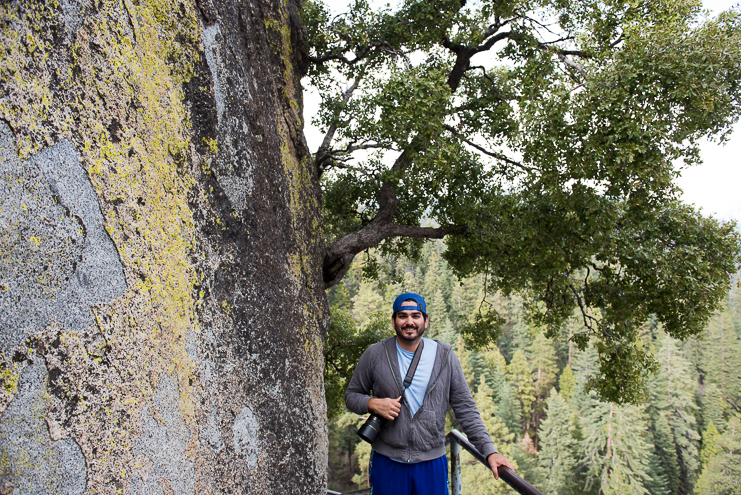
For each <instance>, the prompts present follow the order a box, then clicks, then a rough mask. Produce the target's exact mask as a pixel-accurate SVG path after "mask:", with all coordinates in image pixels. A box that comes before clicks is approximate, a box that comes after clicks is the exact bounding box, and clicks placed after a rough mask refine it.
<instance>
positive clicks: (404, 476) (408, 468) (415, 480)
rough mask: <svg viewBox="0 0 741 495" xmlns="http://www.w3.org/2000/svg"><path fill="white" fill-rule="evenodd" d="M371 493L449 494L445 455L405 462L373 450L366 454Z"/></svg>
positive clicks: (380, 494) (386, 494) (390, 494)
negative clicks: (394, 459)
mask: <svg viewBox="0 0 741 495" xmlns="http://www.w3.org/2000/svg"><path fill="white" fill-rule="evenodd" d="M369 477H370V489H371V491H370V492H371V495H449V494H450V488H449V485H448V458H447V457H446V456H445V455H443V456H442V457H438V458H437V459H432V460H429V461H422V462H417V463H414V464H407V463H405V462H398V461H392V460H391V459H389V458H388V457H386V456H385V455H382V454H379V453H378V452H376V451H375V450H373V451H371V458H370V476H369Z"/></svg>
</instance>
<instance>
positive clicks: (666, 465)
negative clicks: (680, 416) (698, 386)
mask: <svg viewBox="0 0 741 495" xmlns="http://www.w3.org/2000/svg"><path fill="white" fill-rule="evenodd" d="M647 412H648V416H649V424H650V431H651V435H652V437H653V444H654V448H653V453H652V455H651V462H650V465H649V472H650V475H651V481H650V482H649V483H648V484H647V488H648V489H649V492H650V493H651V495H673V494H675V493H677V489H678V487H679V480H680V472H679V462H678V460H677V449H676V446H675V445H674V434H673V433H672V429H671V427H670V426H669V420H668V419H667V416H668V411H665V410H660V409H659V408H657V407H656V406H655V405H654V403H653V402H652V403H651V404H650V405H649V407H648V410H647Z"/></svg>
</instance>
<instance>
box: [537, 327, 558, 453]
mask: <svg viewBox="0 0 741 495" xmlns="http://www.w3.org/2000/svg"><path fill="white" fill-rule="evenodd" d="M530 357H531V363H530V366H531V367H532V370H533V382H534V393H535V401H534V403H533V414H532V417H533V420H532V424H533V426H534V427H535V430H536V432H537V430H538V428H539V427H540V418H541V416H542V415H543V413H544V410H545V401H546V399H547V398H548V394H549V393H550V390H551V389H552V388H553V386H554V385H555V384H556V375H557V374H558V366H557V364H556V349H555V348H554V346H553V342H552V341H551V340H550V339H549V338H547V337H546V336H545V334H543V333H542V332H539V333H538V335H537V336H536V337H535V340H534V341H533V344H532V345H531V346H530ZM535 445H536V447H537V446H538V438H537V436H536V437H535Z"/></svg>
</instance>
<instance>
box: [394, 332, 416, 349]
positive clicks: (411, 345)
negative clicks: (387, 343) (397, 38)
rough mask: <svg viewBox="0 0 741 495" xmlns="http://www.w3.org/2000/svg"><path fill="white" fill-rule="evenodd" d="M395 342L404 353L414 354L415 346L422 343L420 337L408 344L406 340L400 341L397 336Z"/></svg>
mask: <svg viewBox="0 0 741 495" xmlns="http://www.w3.org/2000/svg"><path fill="white" fill-rule="evenodd" d="M396 342H397V343H398V344H399V347H401V348H402V349H404V350H405V351H409V352H414V351H416V350H417V346H418V345H419V343H420V342H422V337H421V336H420V337H417V338H416V339H414V340H413V341H411V342H409V341H408V340H404V339H400V338H399V336H398V335H397V336H396Z"/></svg>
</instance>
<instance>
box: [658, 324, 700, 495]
mask: <svg viewBox="0 0 741 495" xmlns="http://www.w3.org/2000/svg"><path fill="white" fill-rule="evenodd" d="M658 359H659V365H660V367H659V371H658V373H657V374H656V375H655V378H652V379H651V380H650V389H651V390H650V392H651V405H652V407H655V408H656V409H657V413H658V415H659V416H661V415H662V414H666V420H667V423H668V425H669V428H670V429H671V432H672V438H673V443H674V448H675V450H676V454H677V463H678V465H679V484H678V486H677V489H676V492H675V493H678V494H680V495H682V494H689V493H692V486H693V485H694V483H695V481H696V479H697V475H698V474H699V469H700V465H699V462H698V457H699V440H700V434H699V433H698V427H697V421H696V418H695V412H696V410H697V405H696V403H695V394H694V386H695V382H694V380H693V379H692V376H691V370H690V363H689V362H688V361H687V360H685V359H684V357H683V355H682V353H681V351H680V349H679V347H678V346H677V344H676V341H675V340H674V339H673V338H671V337H669V336H666V337H665V338H664V340H663V342H662V346H661V349H660V350H659V355H658ZM654 416H656V413H655V414H654ZM657 425H658V423H657ZM654 434H655V435H659V433H658V430H657V431H656V432H655V433H654ZM668 455H670V451H669V453H667V454H666V456H668Z"/></svg>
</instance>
